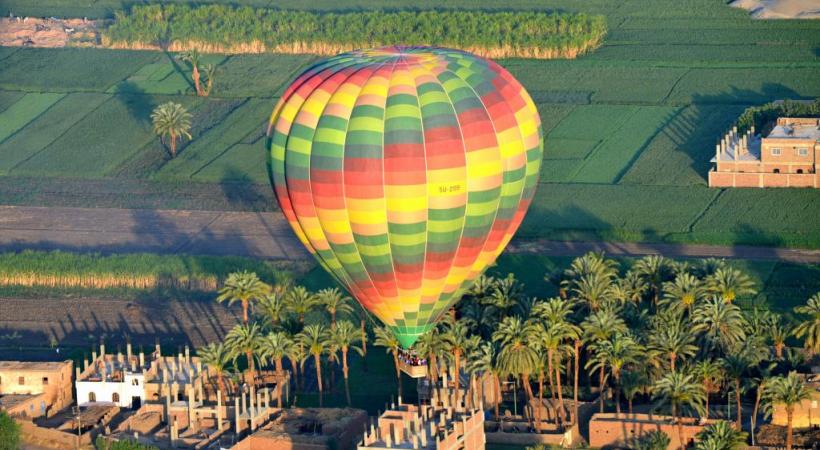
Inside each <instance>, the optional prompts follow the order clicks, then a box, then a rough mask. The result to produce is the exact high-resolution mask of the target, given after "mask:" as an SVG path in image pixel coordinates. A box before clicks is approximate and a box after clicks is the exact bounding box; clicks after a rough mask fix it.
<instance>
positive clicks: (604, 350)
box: [586, 333, 644, 415]
mask: <svg viewBox="0 0 820 450" xmlns="http://www.w3.org/2000/svg"><path fill="white" fill-rule="evenodd" d="M643 352H644V348H643V346H642V345H641V344H639V343H638V342H637V341H636V340H635V339H634V338H633V337H632V336H631V335H630V334H629V333H623V334H616V335H614V336H612V338H611V339H606V340H603V341H599V342H596V343H594V344H592V345H591V346H590V353H591V355H590V358H589V361H587V366H586V367H587V369H590V370H598V371H599V373H600V378H599V379H600V383H601V399H602V401H601V405H600V409H601V412H603V397H604V391H603V387H604V380H605V379H606V377H605V375H604V373H605V372H606V370H607V368H609V373H610V374H611V375H612V378H613V380H614V385H615V395H614V401H615V414H616V415H619V414H620V413H621V397H620V392H621V391H620V382H621V372H622V370H623V368H624V366H626V365H628V364H634V363H637V362H638V360H639V357H640V356H641V354H643Z"/></svg>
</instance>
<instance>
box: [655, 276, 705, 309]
mask: <svg viewBox="0 0 820 450" xmlns="http://www.w3.org/2000/svg"><path fill="white" fill-rule="evenodd" d="M705 295H706V288H705V287H704V286H703V284H702V283H701V281H700V280H699V279H697V278H696V277H695V276H694V275H692V274H689V273H685V272H684V273H678V275H677V276H676V277H675V279H674V280H673V281H667V282H666V283H664V284H663V300H662V301H661V304H663V305H666V306H668V307H670V308H672V309H674V310H682V311H686V312H688V313H689V314H690V315H691V313H692V308H694V306H695V304H697V303H698V302H700V301H701V300H703V298H704V297H705Z"/></svg>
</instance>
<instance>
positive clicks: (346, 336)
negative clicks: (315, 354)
mask: <svg viewBox="0 0 820 450" xmlns="http://www.w3.org/2000/svg"><path fill="white" fill-rule="evenodd" d="M330 338H331V340H332V341H333V345H334V346H335V347H336V348H338V349H339V350H341V352H342V374H343V375H344V378H345V398H346V399H347V405H348V406H350V384H349V383H350V382H349V376H350V369H349V367H348V365H347V354H348V353H349V352H350V350H353V351H355V352H356V353H358V354H359V355H362V354H363V351H362V349H361V347H359V346H357V345H356V344H358V343H359V342H361V341H362V337H361V335H359V330H358V329H357V327H356V326H355V325H353V322H350V321H348V320H343V321H341V322H339V323H337V324H336V327H334V328H332V329H331V331H330Z"/></svg>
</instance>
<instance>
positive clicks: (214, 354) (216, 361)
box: [196, 342, 231, 395]
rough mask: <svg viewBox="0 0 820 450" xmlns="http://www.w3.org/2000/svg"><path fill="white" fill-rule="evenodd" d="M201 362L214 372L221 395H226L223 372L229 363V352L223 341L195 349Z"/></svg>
mask: <svg viewBox="0 0 820 450" xmlns="http://www.w3.org/2000/svg"><path fill="white" fill-rule="evenodd" d="M196 353H197V355H199V358H200V359H201V360H202V364H204V365H206V366H207V367H208V369H209V371H210V370H213V371H214V372H215V374H216V381H217V384H218V385H219V390H220V391H222V393H223V395H227V394H228V391H227V390H226V389H225V372H226V371H227V370H228V366H229V365H230V364H231V352H230V351H229V349H228V347H227V346H225V344H223V343H218V344H217V343H213V342H212V343H210V344H208V345H206V346H204V347H202V348H200V349H198V350H197V351H196Z"/></svg>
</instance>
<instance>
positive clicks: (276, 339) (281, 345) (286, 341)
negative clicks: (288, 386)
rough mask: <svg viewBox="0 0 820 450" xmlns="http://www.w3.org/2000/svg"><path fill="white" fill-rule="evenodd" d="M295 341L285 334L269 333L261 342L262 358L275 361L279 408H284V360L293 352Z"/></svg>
mask: <svg viewBox="0 0 820 450" xmlns="http://www.w3.org/2000/svg"><path fill="white" fill-rule="evenodd" d="M293 346H294V343H293V340H292V339H291V338H290V336H288V335H287V334H286V333H284V332H281V331H279V332H276V333H269V334H268V335H267V336H265V338H264V339H263V340H262V342H261V348H260V352H261V356H262V358H263V359H265V360H270V361H273V363H274V367H275V369H276V374H277V377H279V380H280V382H279V384H280V385H279V386H277V388H276V399H277V403H276V404H277V406H278V407H279V408H281V407H282V389H283V386H282V385H281V380H284V378H285V369H284V365H283V364H282V360H283V359H285V358H287V357H288V355H290V354H291V352H292V351H293Z"/></svg>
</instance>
